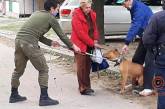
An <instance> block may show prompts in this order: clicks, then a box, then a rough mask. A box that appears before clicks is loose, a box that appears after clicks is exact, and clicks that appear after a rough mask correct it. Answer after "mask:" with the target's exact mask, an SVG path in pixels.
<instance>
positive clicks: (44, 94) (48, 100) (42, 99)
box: [39, 87, 59, 106]
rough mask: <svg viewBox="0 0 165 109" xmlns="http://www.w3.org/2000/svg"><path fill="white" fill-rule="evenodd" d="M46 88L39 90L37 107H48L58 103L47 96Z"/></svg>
mask: <svg viewBox="0 0 165 109" xmlns="http://www.w3.org/2000/svg"><path fill="white" fill-rule="evenodd" d="M47 90H48V88H47V87H46V88H41V95H40V101H39V106H50V105H57V104H59V102H58V101H57V100H53V99H51V98H50V97H49V96H48V92H47Z"/></svg>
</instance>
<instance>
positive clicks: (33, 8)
mask: <svg viewBox="0 0 165 109" xmlns="http://www.w3.org/2000/svg"><path fill="white" fill-rule="evenodd" d="M34 11H35V0H33V12H34Z"/></svg>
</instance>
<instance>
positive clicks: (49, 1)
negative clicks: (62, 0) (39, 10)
mask: <svg viewBox="0 0 165 109" xmlns="http://www.w3.org/2000/svg"><path fill="white" fill-rule="evenodd" d="M58 4H59V2H58V1H57V0H46V1H45V3H44V9H45V10H46V11H50V9H51V7H54V8H56V7H57V5H58Z"/></svg>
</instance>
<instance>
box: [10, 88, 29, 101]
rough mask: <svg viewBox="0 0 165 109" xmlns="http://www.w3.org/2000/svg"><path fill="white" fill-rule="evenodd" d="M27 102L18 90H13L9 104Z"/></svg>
mask: <svg viewBox="0 0 165 109" xmlns="http://www.w3.org/2000/svg"><path fill="white" fill-rule="evenodd" d="M25 100H27V99H26V97H23V96H20V95H19V94H18V88H12V89H11V95H10V99H9V103H16V102H20V101H25Z"/></svg>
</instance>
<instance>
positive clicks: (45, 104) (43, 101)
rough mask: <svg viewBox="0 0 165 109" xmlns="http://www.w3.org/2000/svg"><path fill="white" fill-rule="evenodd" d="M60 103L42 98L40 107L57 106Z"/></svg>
mask: <svg viewBox="0 0 165 109" xmlns="http://www.w3.org/2000/svg"><path fill="white" fill-rule="evenodd" d="M57 104H59V102H58V101H57V100H53V99H51V98H49V97H40V102H39V106H50V105H57Z"/></svg>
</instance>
